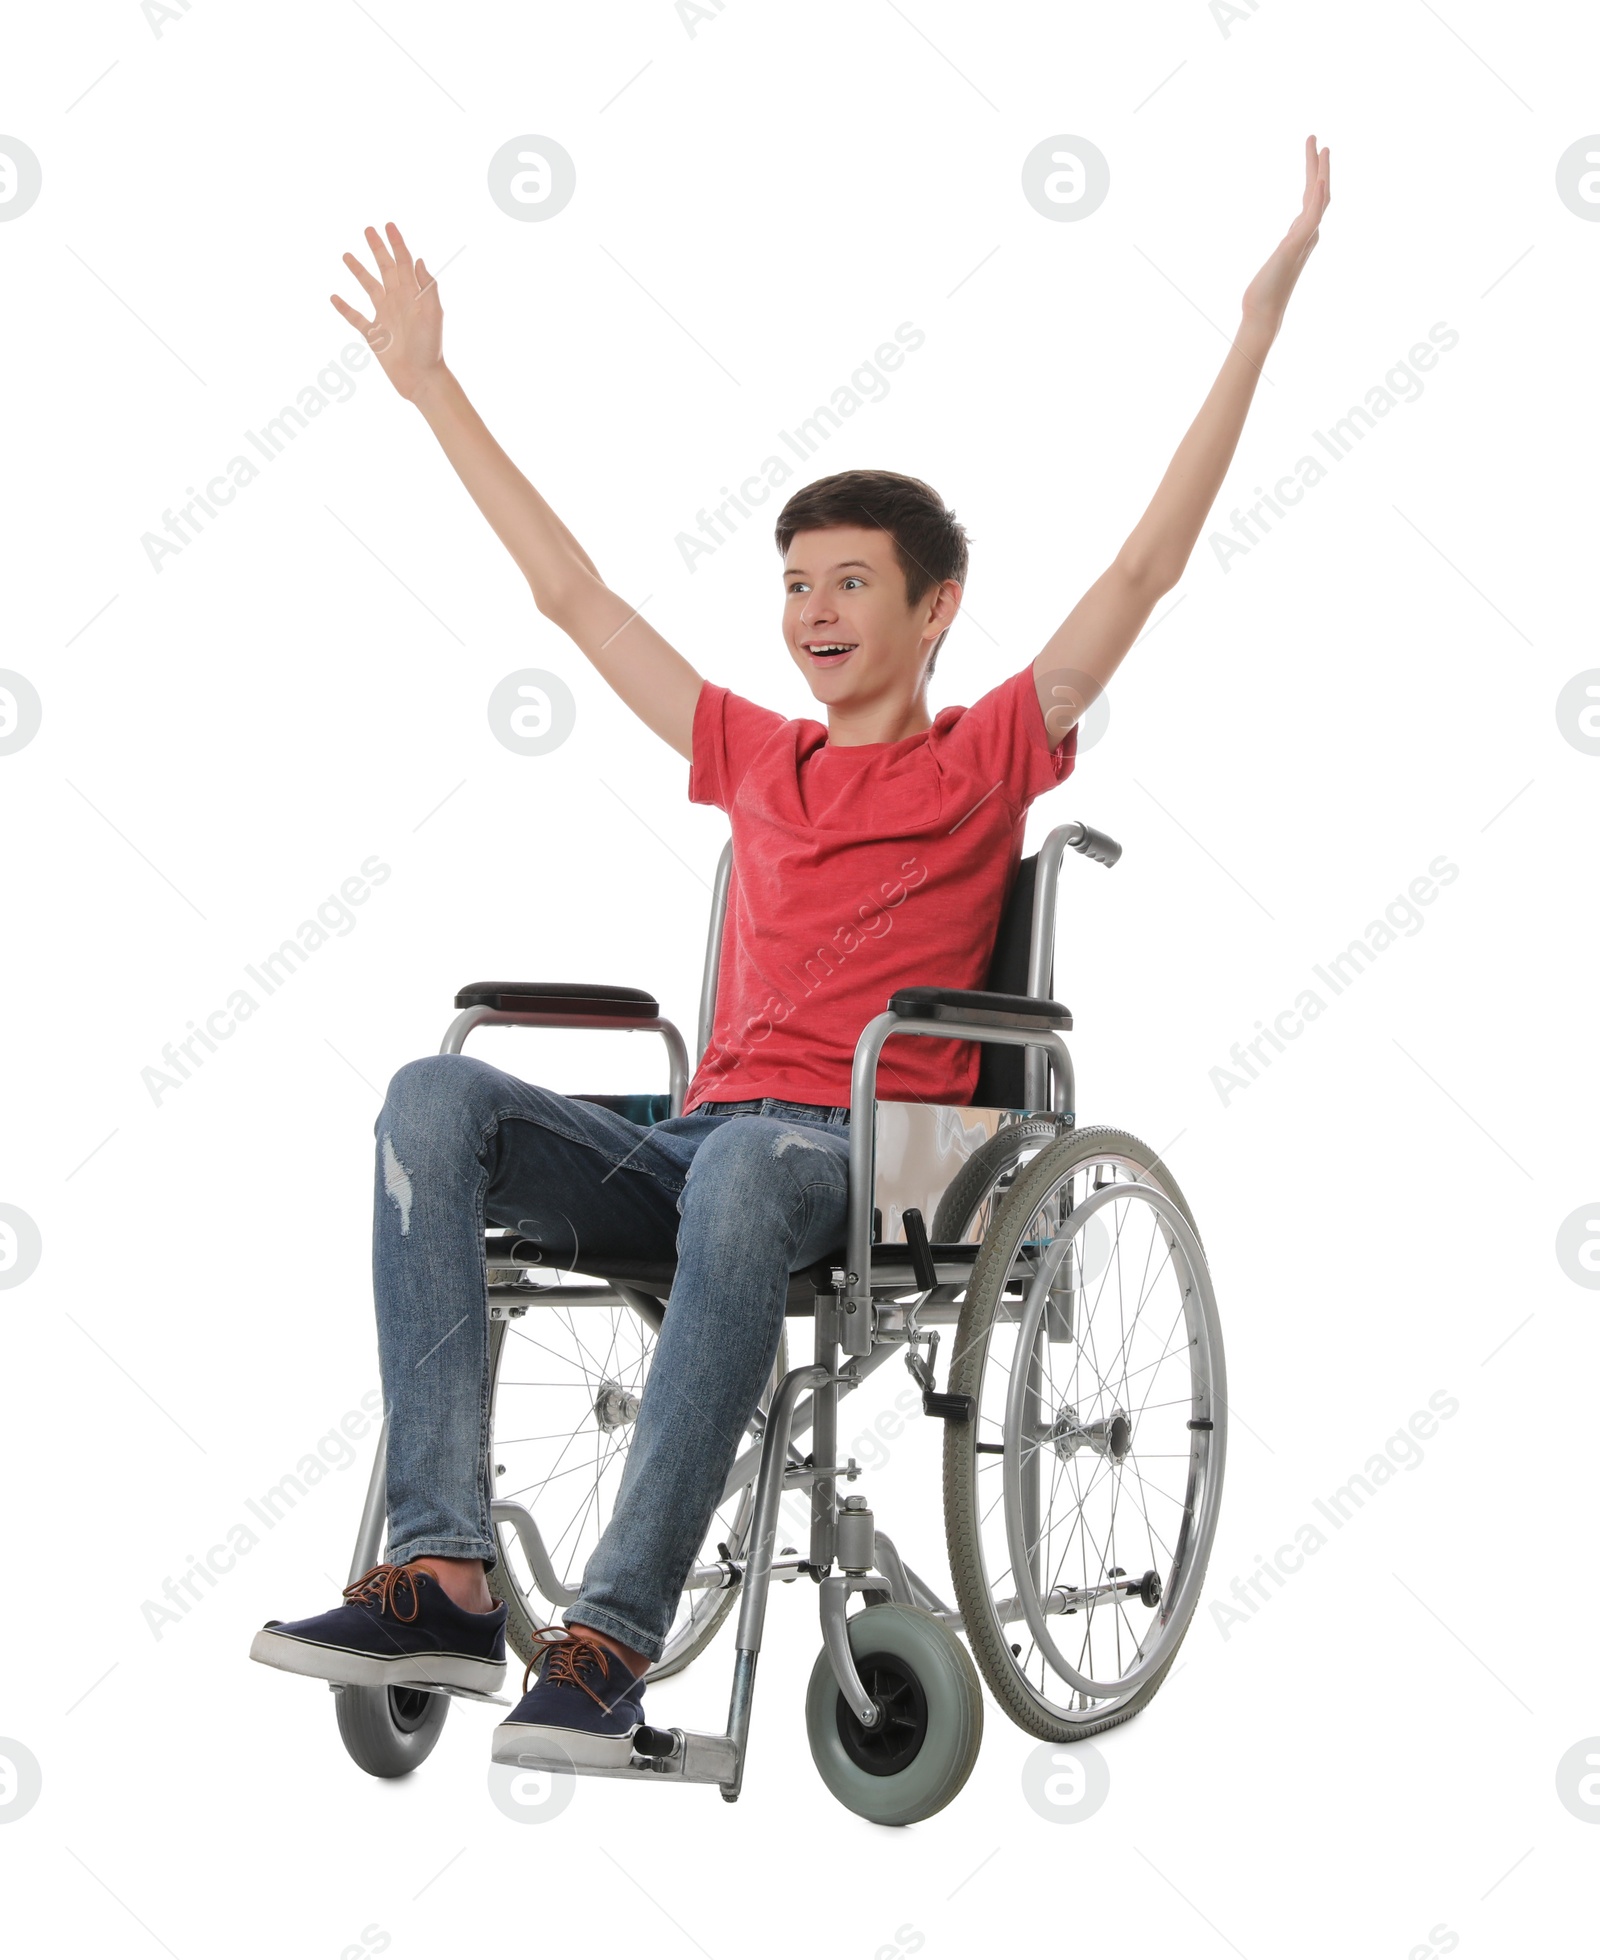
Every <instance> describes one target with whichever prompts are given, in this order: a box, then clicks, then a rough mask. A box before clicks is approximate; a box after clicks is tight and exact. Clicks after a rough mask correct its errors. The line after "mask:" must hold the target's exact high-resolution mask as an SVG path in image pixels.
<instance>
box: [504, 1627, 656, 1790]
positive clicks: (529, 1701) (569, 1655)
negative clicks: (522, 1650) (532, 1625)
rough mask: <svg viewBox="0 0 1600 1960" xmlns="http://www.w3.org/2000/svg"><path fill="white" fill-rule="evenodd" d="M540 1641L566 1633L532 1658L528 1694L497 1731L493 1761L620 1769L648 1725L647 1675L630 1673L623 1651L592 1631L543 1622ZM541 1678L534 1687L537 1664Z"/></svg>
mask: <svg viewBox="0 0 1600 1960" xmlns="http://www.w3.org/2000/svg"><path fill="white" fill-rule="evenodd" d="M536 1632H537V1635H538V1637H539V1638H541V1639H542V1638H543V1636H544V1635H545V1634H547V1633H555V1634H560V1635H561V1636H562V1638H560V1639H559V1640H552V1641H550V1642H548V1643H547V1644H546V1646H545V1651H544V1652H543V1654H541V1655H540V1656H539V1658H538V1660H537V1662H536V1663H535V1662H530V1663H529V1666H528V1670H527V1673H525V1674H524V1675H523V1677H522V1685H523V1687H524V1689H526V1690H527V1692H526V1693H525V1694H524V1695H523V1697H522V1699H521V1701H519V1702H518V1703H517V1705H516V1707H515V1708H514V1709H512V1711H511V1713H510V1714H509V1715H508V1716H507V1717H506V1719H505V1720H504V1721H503V1722H502V1723H501V1724H500V1726H499V1728H497V1729H496V1730H495V1732H494V1749H493V1759H494V1761H495V1762H497V1763H524V1762H527V1761H529V1760H530V1759H531V1760H533V1761H539V1760H541V1759H542V1758H546V1757H549V1758H553V1759H554V1760H555V1761H556V1763H557V1764H559V1763H561V1762H562V1761H563V1760H565V1761H566V1762H569V1763H571V1764H572V1765H573V1766H574V1767H575V1768H582V1767H588V1768H590V1769H616V1768H620V1767H622V1766H624V1765H625V1764H626V1763H627V1762H628V1760H629V1759H630V1758H631V1756H632V1755H633V1737H634V1732H635V1731H636V1730H637V1729H639V1728H642V1727H643V1726H644V1676H643V1675H642V1674H639V1675H635V1674H630V1673H629V1672H628V1667H627V1663H626V1662H625V1661H624V1660H623V1659H622V1658H621V1656H620V1655H618V1654H614V1653H612V1652H611V1650H610V1648H609V1647H602V1646H601V1644H600V1642H599V1641H598V1640H594V1639H592V1638H591V1637H590V1636H589V1635H588V1634H573V1633H572V1632H571V1631H570V1630H569V1629H568V1628H566V1627H539V1628H538V1629H536ZM535 1665H537V1667H538V1669H539V1678H538V1680H537V1681H536V1682H535V1683H534V1684H533V1686H532V1688H528V1675H529V1674H531V1673H532V1672H533V1669H534V1666H535Z"/></svg>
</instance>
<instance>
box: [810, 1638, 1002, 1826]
mask: <svg viewBox="0 0 1600 1960" xmlns="http://www.w3.org/2000/svg"><path fill="white" fill-rule="evenodd" d="M846 1626H847V1629H848V1632H849V1636H850V1651H851V1653H852V1654H878V1653H887V1654H893V1655H894V1657H895V1658H896V1659H897V1660H899V1661H900V1662H901V1663H902V1664H903V1665H905V1666H906V1667H907V1668H908V1669H909V1670H910V1671H911V1672H912V1673H914V1674H915V1675H916V1678H917V1681H918V1684H919V1685H920V1687H921V1689H922V1692H923V1694H924V1695H925V1696H926V1697H927V1703H928V1732H927V1735H926V1736H925V1737H924V1739H923V1743H922V1747H921V1748H920V1749H919V1750H918V1751H917V1753H916V1755H915V1756H914V1757H913V1758H912V1760H911V1761H910V1762H909V1763H908V1764H907V1765H906V1767H905V1768H904V1769H903V1770H900V1771H899V1772H898V1773H897V1774H895V1775H893V1776H873V1775H872V1774H871V1773H870V1772H869V1771H867V1770H864V1769H861V1768H859V1767H858V1766H857V1765H856V1764H855V1763H853V1762H852V1761H851V1760H850V1757H849V1756H848V1755H847V1754H846V1753H845V1748H844V1745H843V1743H842V1742H841V1741H840V1740H839V1728H838V1710H839V1705H840V1702H841V1700H842V1697H841V1695H840V1693H839V1684H838V1682H837V1681H836V1680H835V1679H834V1676H833V1668H832V1666H831V1665H830V1663H829V1660H828V1654H827V1649H826V1648H824V1649H823V1651H822V1652H821V1653H820V1654H818V1656H817V1663H816V1666H815V1667H813V1668H812V1670H811V1681H810V1685H809V1686H808V1687H807V1689H806V1735H807V1737H808V1738H809V1740H810V1743H811V1760H812V1761H813V1762H814V1763H815V1764H816V1766H817V1773H818V1775H819V1776H820V1777H821V1778H822V1780H823V1782H824V1783H826V1784H827V1786H828V1788H829V1789H830V1790H831V1791H832V1792H833V1794H834V1796H836V1797H837V1798H838V1799H839V1801H840V1803H842V1804H843V1805H844V1807H845V1809H846V1810H852V1811H854V1812H855V1814H856V1816H858V1817H864V1818H866V1819H867V1821H868V1822H869V1823H872V1824H889V1825H902V1824H915V1823H918V1822H920V1821H921V1819H923V1818H924V1817H932V1816H933V1815H934V1813H935V1812H936V1811H940V1810H943V1809H944V1807H945V1805H946V1804H948V1803H949V1802H950V1801H951V1800H952V1798H954V1797H955V1796H956V1795H957V1794H958V1793H959V1791H960V1789H961V1787H962V1785H963V1784H964V1783H965V1782H966V1780H967V1778H968V1777H969V1776H970V1775H971V1774H972V1766H973V1764H974V1763H975V1762H976V1761H977V1760H978V1748H979V1745H980V1744H981V1743H982V1741H983V1687H982V1684H981V1683H980V1682H979V1680H978V1670H977V1669H976V1668H975V1667H974V1666H973V1665H972V1656H971V1655H970V1654H969V1653H968V1652H967V1650H966V1648H965V1647H964V1646H963V1645H962V1644H961V1641H960V1640H959V1639H958V1638H957V1636H956V1635H955V1634H953V1633H952V1632H951V1631H950V1629H949V1628H948V1627H947V1626H946V1625H945V1624H944V1622H943V1621H942V1620H939V1619H936V1618H935V1617H934V1615H933V1614H932V1613H929V1612H926V1611H924V1609H923V1608H922V1607H920V1606H896V1605H894V1604H892V1603H891V1604H889V1605H886V1606H869V1607H867V1608H866V1609H865V1611H863V1612H860V1613H857V1614H855V1615H854V1616H853V1617H852V1618H851V1619H850V1620H849V1621H847V1622H846Z"/></svg>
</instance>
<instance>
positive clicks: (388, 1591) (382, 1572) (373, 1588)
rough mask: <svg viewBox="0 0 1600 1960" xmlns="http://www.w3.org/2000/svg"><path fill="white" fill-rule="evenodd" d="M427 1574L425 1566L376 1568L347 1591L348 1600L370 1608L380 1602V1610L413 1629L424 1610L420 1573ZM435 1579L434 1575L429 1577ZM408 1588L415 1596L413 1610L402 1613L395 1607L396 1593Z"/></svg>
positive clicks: (380, 1566)
mask: <svg viewBox="0 0 1600 1960" xmlns="http://www.w3.org/2000/svg"><path fill="white" fill-rule="evenodd" d="M419 1572H422V1573H426V1572H427V1568H426V1567H425V1566H419V1565H417V1564H415V1563H414V1562H413V1563H408V1564H406V1565H387V1564H385V1565H375V1566H373V1567H372V1569H371V1570H370V1571H368V1572H363V1573H362V1575H361V1577H360V1578H359V1579H357V1580H356V1581H355V1582H354V1583H353V1584H351V1585H348V1586H346V1587H345V1589H344V1597H345V1598H346V1599H348V1600H349V1601H350V1602H351V1604H352V1605H357V1606H368V1605H371V1604H372V1603H373V1601H376V1602H377V1605H378V1608H379V1610H380V1611H382V1612H385V1613H392V1614H393V1615H394V1617H395V1618H396V1619H397V1620H399V1621H400V1622H401V1624H402V1625H405V1626H409V1625H410V1624H411V1622H412V1621H413V1620H414V1619H415V1618H416V1617H417V1615H418V1614H419V1613H420V1612H421V1611H422V1601H421V1600H420V1599H419V1598H418V1596H417V1574H418V1573H419ZM428 1576H430V1577H431V1574H430V1575H428ZM400 1586H404V1587H405V1589H406V1591H407V1592H408V1593H410V1595H411V1611H410V1612H409V1613H402V1612H401V1611H400V1609H399V1607H398V1606H397V1605H396V1604H395V1592H396V1590H397V1589H398V1588H399V1587H400Z"/></svg>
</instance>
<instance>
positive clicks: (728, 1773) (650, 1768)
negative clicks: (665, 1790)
mask: <svg viewBox="0 0 1600 1960" xmlns="http://www.w3.org/2000/svg"><path fill="white" fill-rule="evenodd" d="M495 1760H496V1761H497V1762H501V1761H505V1760H506V1758H504V1757H501V1756H499V1755H497V1756H496V1758H495ZM512 1760H513V1761H514V1764H515V1767H516V1768H518V1769H542V1770H548V1771H550V1772H551V1773H552V1774H560V1773H562V1772H564V1773H565V1774H567V1775H568V1776H631V1777H639V1776H673V1777H676V1778H677V1779H678V1781H679V1782H680V1783H720V1784H722V1785H723V1786H724V1788H729V1787H732V1786H734V1785H736V1784H737V1781H738V1768H739V1752H738V1749H737V1747H736V1746H735V1744H734V1740H733V1738H732V1736H728V1735H699V1734H697V1733H696V1732H695V1731H694V1730H693V1729H652V1728H647V1727H644V1728H639V1729H636V1730H635V1731H634V1737H633V1755H632V1758H631V1759H630V1760H629V1761H628V1762H626V1763H616V1764H608V1765H606V1766H604V1767H602V1766H600V1765H597V1764H593V1763H575V1762H573V1761H572V1760H571V1758H570V1757H569V1756H567V1754H566V1753H565V1751H564V1750H563V1749H562V1748H561V1747H560V1745H559V1744H555V1745H547V1746H546V1747H545V1748H543V1749H541V1748H540V1747H539V1746H538V1745H537V1744H536V1743H534V1742H533V1741H532V1739H531V1738H530V1741H529V1746H528V1747H527V1748H526V1749H519V1750H518V1751H517V1754H516V1756H515V1758H514V1759H512Z"/></svg>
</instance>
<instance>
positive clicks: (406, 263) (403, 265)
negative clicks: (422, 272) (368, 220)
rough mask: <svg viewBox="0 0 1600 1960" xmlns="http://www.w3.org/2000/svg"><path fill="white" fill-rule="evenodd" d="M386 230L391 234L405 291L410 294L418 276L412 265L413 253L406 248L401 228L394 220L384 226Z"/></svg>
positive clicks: (390, 241)
mask: <svg viewBox="0 0 1600 1960" xmlns="http://www.w3.org/2000/svg"><path fill="white" fill-rule="evenodd" d="M384 230H385V231H387V232H388V234H389V244H390V247H391V249H392V250H393V252H394V262H395V264H396V265H397V266H398V267H399V269H400V278H401V280H402V282H403V289H404V290H405V291H406V292H409V291H410V290H411V285H412V282H413V280H415V278H416V276H417V269H416V267H415V266H414V265H413V264H412V263H411V253H410V251H409V250H408V249H407V247H406V241H405V240H404V239H403V238H402V237H401V236H400V227H399V226H398V225H397V224H395V223H394V221H393V220H392V219H391V220H390V222H389V223H388V224H387V225H385V226H384Z"/></svg>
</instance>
